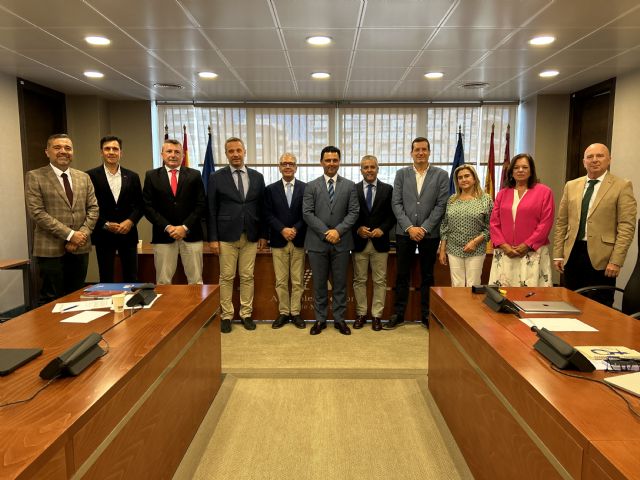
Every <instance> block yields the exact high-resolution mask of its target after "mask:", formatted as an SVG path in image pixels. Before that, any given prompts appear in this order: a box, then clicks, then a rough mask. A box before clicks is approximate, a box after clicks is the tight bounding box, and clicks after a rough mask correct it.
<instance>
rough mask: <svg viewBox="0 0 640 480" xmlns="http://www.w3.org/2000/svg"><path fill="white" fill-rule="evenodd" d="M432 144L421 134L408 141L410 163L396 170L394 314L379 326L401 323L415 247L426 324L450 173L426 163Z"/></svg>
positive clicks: (394, 184)
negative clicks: (411, 162)
mask: <svg viewBox="0 0 640 480" xmlns="http://www.w3.org/2000/svg"><path fill="white" fill-rule="evenodd" d="M430 155H431V146H430V145H429V141H428V140H427V139H426V138H424V137H418V138H416V139H415V140H414V141H413V142H411V157H412V158H413V165H412V166H411V167H405V168H402V169H400V170H398V171H397V173H396V179H395V181H394V183H393V196H392V199H391V206H392V208H393V214H394V215H395V216H396V219H397V220H398V225H397V226H396V262H397V276H396V298H395V314H394V315H392V316H391V318H390V319H389V322H388V323H387V324H386V325H384V326H383V327H382V328H383V329H385V330H392V329H394V328H396V327H397V326H398V325H401V324H403V323H404V312H405V310H406V307H407V300H408V298H409V279H410V271H411V263H412V260H413V258H414V254H415V251H416V247H417V248H418V252H419V255H418V258H419V261H420V273H421V282H420V295H421V302H420V310H421V321H422V325H423V326H424V327H426V328H429V287H431V286H432V285H433V265H434V263H435V261H436V254H437V251H438V243H439V242H440V222H441V220H442V217H443V216H444V212H445V209H446V207H447V199H448V198H449V175H447V172H445V171H444V170H442V169H441V168H438V167H433V166H430V165H429V156H430Z"/></svg>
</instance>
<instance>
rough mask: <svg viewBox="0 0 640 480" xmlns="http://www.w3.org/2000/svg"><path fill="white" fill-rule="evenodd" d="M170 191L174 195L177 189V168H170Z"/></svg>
mask: <svg viewBox="0 0 640 480" xmlns="http://www.w3.org/2000/svg"><path fill="white" fill-rule="evenodd" d="M171 191H172V192H173V196H174V197H175V196H176V192H177V191H178V170H171Z"/></svg>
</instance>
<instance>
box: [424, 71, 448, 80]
mask: <svg viewBox="0 0 640 480" xmlns="http://www.w3.org/2000/svg"><path fill="white" fill-rule="evenodd" d="M442 77H444V73H442V72H427V73H425V74H424V78H428V79H430V80H434V79H437V78H442Z"/></svg>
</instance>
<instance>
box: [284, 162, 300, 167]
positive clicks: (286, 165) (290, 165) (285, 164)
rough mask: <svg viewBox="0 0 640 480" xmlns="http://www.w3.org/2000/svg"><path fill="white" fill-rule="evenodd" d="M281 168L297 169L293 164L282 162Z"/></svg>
mask: <svg viewBox="0 0 640 480" xmlns="http://www.w3.org/2000/svg"><path fill="white" fill-rule="evenodd" d="M280 166H281V167H295V166H296V164H295V163H293V162H280Z"/></svg>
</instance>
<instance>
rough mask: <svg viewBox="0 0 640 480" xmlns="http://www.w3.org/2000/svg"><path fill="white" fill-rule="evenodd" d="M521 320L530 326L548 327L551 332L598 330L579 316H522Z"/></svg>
mask: <svg viewBox="0 0 640 480" xmlns="http://www.w3.org/2000/svg"><path fill="white" fill-rule="evenodd" d="M520 321H521V322H522V323H524V324H525V325H528V326H529V327H537V328H546V329H547V330H549V331H550V332H597V331H598V330H597V329H595V328H593V327H592V326H591V325H587V324H586V323H584V322H581V321H580V320H578V319H577V318H557V317H553V318H521V319H520Z"/></svg>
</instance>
